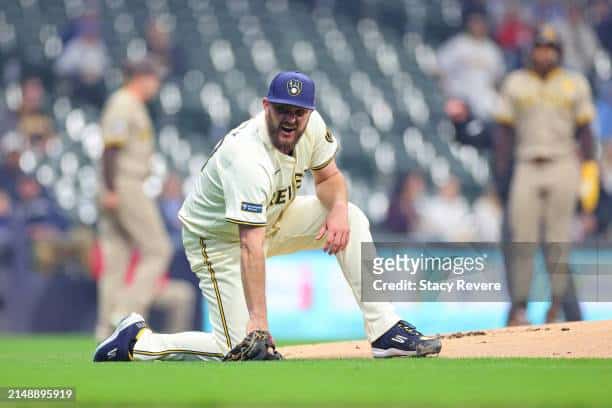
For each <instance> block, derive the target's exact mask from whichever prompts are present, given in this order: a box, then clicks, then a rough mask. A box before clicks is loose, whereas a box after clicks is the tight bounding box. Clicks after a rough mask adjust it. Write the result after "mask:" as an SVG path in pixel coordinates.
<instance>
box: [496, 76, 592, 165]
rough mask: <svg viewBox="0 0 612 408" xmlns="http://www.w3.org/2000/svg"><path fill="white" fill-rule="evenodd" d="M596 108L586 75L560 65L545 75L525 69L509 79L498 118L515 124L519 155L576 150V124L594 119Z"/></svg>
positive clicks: (528, 157)
mask: <svg viewBox="0 0 612 408" xmlns="http://www.w3.org/2000/svg"><path fill="white" fill-rule="evenodd" d="M594 115H595V108H594V106H593V102H592V100H591V90H590V87H589V83H588V82H587V80H586V79H585V78H584V76H582V75H580V74H578V73H574V72H570V71H567V70H564V69H561V68H557V69H555V70H553V71H552V72H550V73H549V74H548V75H547V76H546V77H545V78H542V77H540V76H538V75H537V74H536V73H535V72H534V71H532V70H529V69H521V70H517V71H514V72H512V73H510V74H509V75H508V76H507V78H506V79H505V81H504V83H503V85H502V89H501V92H500V96H499V99H498V103H497V106H496V108H495V115H494V116H495V119H496V121H497V122H499V123H502V124H507V125H511V126H513V127H514V130H515V134H516V145H515V153H516V157H517V159H518V160H519V161H520V160H531V159H534V158H547V159H553V158H555V159H556V158H562V157H564V156H568V155H575V154H576V138H575V133H576V127H577V126H582V125H585V124H588V123H589V122H591V121H592V120H593V117H594Z"/></svg>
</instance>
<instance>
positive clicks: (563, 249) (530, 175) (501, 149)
mask: <svg viewBox="0 0 612 408" xmlns="http://www.w3.org/2000/svg"><path fill="white" fill-rule="evenodd" d="M530 57H531V58H530V60H531V66H530V67H529V68H527V69H521V70H517V71H513V72H512V73H510V74H509V75H508V77H507V78H506V79H505V81H504V83H503V86H502V89H501V94H500V101H499V104H498V106H497V108H496V113H495V120H496V121H497V122H498V124H499V127H498V128H497V134H496V138H495V166H494V167H495V169H494V171H495V174H496V175H497V177H498V179H499V180H504V181H510V180H511V182H510V186H509V198H508V199H509V204H508V205H509V214H508V215H509V225H510V234H511V237H512V246H511V259H510V268H511V271H510V273H509V274H508V278H509V287H510V290H511V296H512V308H511V312H510V317H509V324H525V323H527V319H526V304H527V299H528V296H529V289H530V285H531V280H532V273H533V268H534V255H535V250H536V244H537V243H538V242H539V241H540V239H542V241H543V242H544V243H545V245H544V248H543V249H544V256H545V260H546V266H547V270H548V273H549V276H550V282H551V292H552V304H551V306H550V308H549V310H548V313H547V316H546V321H547V322H553V321H555V320H556V319H557V318H558V314H559V310H560V307H561V303H562V299H563V296H564V294H565V292H566V290H567V285H568V282H569V279H568V265H567V264H568V257H569V249H570V242H571V224H572V219H573V214H574V209H575V206H576V202H577V198H578V193H579V187H580V180H581V170H580V161H581V160H582V163H583V164H582V176H583V184H582V186H581V196H582V204H583V208H584V210H585V211H587V212H592V211H593V210H594V209H595V206H596V204H597V197H598V189H599V178H598V167H597V164H596V162H595V160H594V159H595V146H594V141H593V135H592V133H591V128H590V123H591V121H592V120H593V118H594V112H595V109H594V106H593V103H592V101H591V90H590V86H589V83H588V81H587V80H586V78H585V77H584V76H583V75H581V74H579V73H574V72H570V71H567V70H565V69H563V68H561V67H560V66H559V65H560V61H561V45H560V41H559V37H558V34H557V32H556V31H555V30H554V28H552V27H551V26H549V25H545V26H543V27H542V28H541V29H540V30H539V32H538V34H537V36H536V39H535V41H534V46H533V49H532V51H531V55H530ZM576 141H578V145H579V148H580V149H579V150H580V155H578V154H577V153H576V150H577V148H576ZM513 160H514V164H512V161H513ZM511 171H512V172H513V174H512V177H510V176H509V175H510V172H511ZM504 188H505V187H502V189H504ZM540 237H541V238H540Z"/></svg>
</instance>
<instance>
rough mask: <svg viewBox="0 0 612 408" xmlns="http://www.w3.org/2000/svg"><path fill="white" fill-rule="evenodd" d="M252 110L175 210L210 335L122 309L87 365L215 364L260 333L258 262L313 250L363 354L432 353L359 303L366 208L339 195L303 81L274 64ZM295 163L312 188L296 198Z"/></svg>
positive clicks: (263, 323) (413, 334) (341, 184)
mask: <svg viewBox="0 0 612 408" xmlns="http://www.w3.org/2000/svg"><path fill="white" fill-rule="evenodd" d="M263 108H264V111H263V112H261V113H259V114H258V115H257V116H255V117H254V118H252V119H251V120H248V121H246V122H244V123H243V124H242V125H240V126H239V127H237V128H236V129H234V130H232V131H231V132H230V133H229V134H228V135H227V136H225V138H224V139H223V140H222V141H221V142H220V143H219V144H218V145H217V147H216V148H215V151H214V152H213V153H212V154H211V157H210V159H209V160H208V162H207V163H206V164H205V165H204V166H203V168H202V171H201V173H200V175H199V177H198V179H197V181H196V184H195V188H194V190H193V191H192V193H191V194H190V195H189V196H188V197H187V199H186V201H185V203H184V204H183V207H182V209H181V211H180V213H179V218H180V219H181V221H182V223H183V226H184V228H183V244H184V246H185V251H186V253H187V257H188V259H189V262H190V264H191V268H192V270H193V271H194V272H195V273H196V275H197V276H198V277H199V278H200V288H201V289H202V292H203V294H204V296H205V297H206V300H207V301H208V306H209V311H210V320H211V323H212V327H213V332H212V333H203V332H186V333H177V334H158V333H152V332H151V331H150V330H149V329H147V328H145V326H144V320H143V319H142V317H140V316H139V315H137V314H131V315H130V316H128V317H127V318H126V319H125V320H124V321H123V322H122V323H121V324H120V325H119V327H118V328H117V330H116V331H115V333H114V334H113V335H112V336H110V337H109V338H108V339H107V340H106V341H105V342H103V343H102V344H101V345H100V346H98V348H97V349H96V353H95V355H94V360H95V361H111V360H130V359H136V360H153V359H185V358H200V359H205V360H219V359H221V358H222V357H223V356H224V355H225V354H226V353H228V351H229V350H230V349H232V348H234V347H235V346H236V345H237V344H239V343H240V342H241V340H243V339H244V338H245V336H246V335H247V334H252V333H256V332H263V333H266V337H267V338H270V336H269V333H268V330H269V328H268V319H267V309H266V294H265V258H266V257H270V256H275V255H281V254H289V253H293V252H296V251H300V250H307V249H321V248H322V249H324V250H325V251H326V252H327V253H329V254H330V255H331V254H335V255H336V258H337V259H338V262H339V264H340V267H341V269H342V272H343V273H344V276H345V278H346V280H347V281H348V283H349V285H350V286H351V289H352V291H353V294H354V296H355V299H356V300H357V302H358V304H359V307H360V308H361V311H362V313H363V316H364V320H365V328H366V334H367V337H368V339H369V341H370V342H371V343H372V352H373V354H374V356H375V357H393V356H408V355H427V354H436V353H439V352H440V348H441V343H440V340H439V339H437V338H428V337H425V336H423V335H421V333H419V332H418V331H417V330H416V329H415V327H414V326H412V325H410V324H409V323H407V322H404V321H401V320H400V318H399V316H398V315H397V314H396V313H395V311H394V308H393V306H392V305H391V304H390V303H386V302H361V301H360V292H361V243H362V242H372V236H371V234H370V231H369V223H368V220H367V218H366V216H365V215H364V214H363V212H362V211H361V210H360V209H359V208H357V207H356V206H355V205H353V204H350V203H348V201H347V190H346V184H345V181H344V177H343V176H342V173H341V172H340V170H339V169H338V168H337V166H336V163H335V160H334V156H335V154H336V150H337V148H338V145H337V140H336V138H335V137H334V136H333V135H332V134H331V132H330V131H329V130H328V129H327V127H326V125H325V122H324V121H323V118H322V117H321V115H320V114H319V113H318V112H317V111H316V110H315V106H314V83H313V81H312V80H311V79H310V78H309V77H307V76H306V75H304V74H302V73H299V72H281V73H280V74H278V75H277V76H276V77H275V78H274V79H273V80H272V83H271V84H270V88H269V92H268V96H267V97H266V98H264V100H263ZM306 171H312V173H313V176H314V182H315V186H316V195H315V196H297V190H298V189H299V188H300V185H301V183H302V177H303V175H304V173H305V172H306ZM287 273H289V274H290V273H292V271H287ZM134 343H135V344H134Z"/></svg>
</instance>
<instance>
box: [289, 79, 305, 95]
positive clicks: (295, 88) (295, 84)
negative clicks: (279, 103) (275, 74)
mask: <svg viewBox="0 0 612 408" xmlns="http://www.w3.org/2000/svg"><path fill="white" fill-rule="evenodd" d="M287 91H288V92H289V95H291V96H298V95H299V94H301V93H302V81H300V80H299V79H290V80H289V81H287Z"/></svg>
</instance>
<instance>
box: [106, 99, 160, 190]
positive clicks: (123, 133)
mask: <svg viewBox="0 0 612 408" xmlns="http://www.w3.org/2000/svg"><path fill="white" fill-rule="evenodd" d="M102 137H103V139H104V145H105V147H108V146H118V147H120V150H119V155H118V158H117V179H118V181H119V182H121V180H123V179H131V180H143V181H144V179H146V178H147V177H148V175H149V171H150V161H151V156H152V155H153V153H154V151H155V145H154V139H153V125H152V123H151V118H150V117H149V114H148V112H147V108H146V106H145V105H144V103H142V102H141V101H139V100H138V99H137V98H135V97H134V96H133V95H131V94H130V93H129V92H128V91H127V90H125V89H119V90H118V91H116V92H115V93H114V94H112V95H111V97H110V98H109V100H108V102H107V103H106V106H105V107H104V111H103V113H102Z"/></svg>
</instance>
